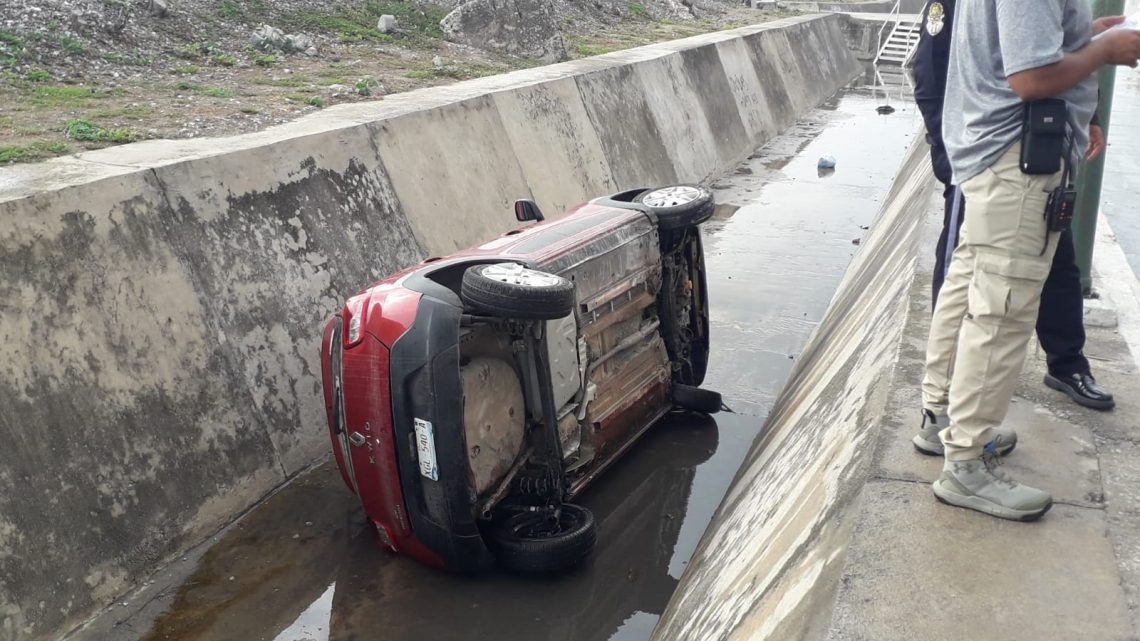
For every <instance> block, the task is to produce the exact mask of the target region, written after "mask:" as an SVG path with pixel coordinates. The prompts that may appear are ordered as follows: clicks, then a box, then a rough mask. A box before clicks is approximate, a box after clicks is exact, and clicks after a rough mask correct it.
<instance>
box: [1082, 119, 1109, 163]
mask: <svg viewBox="0 0 1140 641" xmlns="http://www.w3.org/2000/svg"><path fill="white" fill-rule="evenodd" d="M1102 153H1104V129H1101V128H1100V125H1090V126H1089V151H1088V153H1087V154H1085V160H1087V161H1089V162H1092V161H1094V160H1096V158H1097V156H1099V155H1101V154H1102Z"/></svg>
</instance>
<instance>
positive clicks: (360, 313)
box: [344, 292, 371, 347]
mask: <svg viewBox="0 0 1140 641" xmlns="http://www.w3.org/2000/svg"><path fill="white" fill-rule="evenodd" d="M369 298H371V297H370V296H369V293H368V292H364V293H363V294H360V295H358V296H353V297H352V298H350V299H348V302H347V303H345V305H344V346H345V347H352V346H353V345H355V344H357V343H359V342H360V339H362V338H364V322H365V320H366V319H365V316H366V315H367V314H368V299H369Z"/></svg>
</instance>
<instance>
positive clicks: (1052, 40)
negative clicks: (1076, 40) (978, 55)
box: [995, 0, 1065, 78]
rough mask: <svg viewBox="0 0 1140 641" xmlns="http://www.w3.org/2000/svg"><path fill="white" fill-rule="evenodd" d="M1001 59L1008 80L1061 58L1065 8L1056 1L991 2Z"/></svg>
mask: <svg viewBox="0 0 1140 641" xmlns="http://www.w3.org/2000/svg"><path fill="white" fill-rule="evenodd" d="M995 5H996V8H997V23H998V40H999V41H1000V44H1001V59H1002V63H1003V66H1004V68H1005V75H1006V77H1007V78H1008V77H1009V76H1012V75H1013V74H1015V73H1018V72H1021V71H1027V70H1029V69H1037V68H1038V67H1047V66H1049V65H1051V64H1054V63H1057V62H1060V61H1061V59H1062V58H1064V57H1065V53H1064V51H1063V50H1062V49H1061V45H1062V44H1063V43H1064V39H1065V31H1064V28H1063V26H1062V19H1063V18H1064V12H1065V8H1064V5H1065V3H1064V2H1061V1H1058V0H995Z"/></svg>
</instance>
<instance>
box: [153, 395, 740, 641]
mask: <svg viewBox="0 0 1140 641" xmlns="http://www.w3.org/2000/svg"><path fill="white" fill-rule="evenodd" d="M722 422H724V423H728V424H729V427H728V429H727V430H726V431H727V432H728V433H729V434H730V436H729V443H730V445H731V446H730V447H728V448H724V449H722V450H719V451H718V444H719V442H720V434H721V430H720V429H719V428H718V424H717V421H716V420H714V419H712V418H710V417H707V416H699V415H692V414H674V415H670V416H669V417H667V418H666V419H665V420H663V421H662V422H661V424H659V425H658V426H656V427H655V428H654V429H653V430H651V431H650V432H649V433H648V434H646V436H645V437H644V439H643V440H642V441H641V443H639V446H638V447H636V448H634V449H633V450H631V452H630V453H629V455H628V456H627V457H626V458H625V459H624V460H622V461H620V462H619V463H618V464H617V465H615V466H614V468H612V469H611V470H610V471H609V472H608V473H607V474H606V475H605V476H603V477H602V478H601V480H600V482H598V483H597V484H595V486H594V487H593V488H591V489H590V490H588V491H587V493H586V494H584V495H583V496H582V497H580V502H581V503H583V504H585V505H586V506H588V507H589V508H590V509H591V510H593V511H594V514H595V516H596V517H597V520H598V541H599V543H598V548H597V550H596V551H595V553H594V554H593V555H592V556H591V557H590V559H589V560H588V561H587V563H586V564H585V565H584V566H583V567H581V568H579V569H578V570H576V571H574V572H572V573H570V574H567V575H561V576H552V577H522V576H517V575H511V574H507V573H504V572H493V573H491V574H488V575H482V576H475V577H465V576H456V575H453V574H448V573H444V572H439V571H437V570H432V569H430V568H426V567H423V566H421V565H419V564H417V563H414V562H412V561H410V560H408V559H406V558H403V557H400V556H397V555H393V554H390V553H388V552H386V551H384V550H382V549H381V548H380V547H379V545H378V544H377V541H376V538H375V535H374V534H373V533H372V531H371V529H370V528H369V527H368V525H367V523H366V521H365V518H364V515H363V513H362V511H361V510H360V509H359V507H357V505H356V504H355V499H354V498H352V497H351V496H350V495H349V494H348V492H347V490H345V488H344V487H343V486H342V485H341V481H340V478H339V476H338V475H337V474H336V471H335V469H334V468H333V467H332V466H331V465H325V466H324V467H323V468H322V469H320V470H318V471H316V472H315V473H313V474H311V475H310V476H308V477H306V478H304V479H300V480H299V481H297V482H296V483H294V484H293V485H291V486H289V487H287V488H286V489H285V490H283V491H282V492H281V493H279V494H278V495H276V496H274V497H273V498H271V499H270V501H269V502H268V503H267V504H266V505H265V506H263V507H262V508H260V509H258V510H256V511H254V512H253V513H251V514H250V515H249V516H248V517H247V518H246V519H245V520H244V521H243V522H242V524H241V527H240V528H235V529H234V530H233V531H231V532H230V533H229V534H227V535H226V536H225V537H223V538H222V540H220V541H219V542H218V543H217V544H216V545H214V547H213V548H211V549H210V551H209V552H208V553H207V554H206V556H205V557H204V558H203V559H202V562H201V565H200V568H199V570H198V572H197V573H196V574H195V575H194V576H193V577H191V578H190V580H188V581H187V582H186V584H185V585H184V586H183V587H182V589H181V591H180V593H179V595H178V598H177V601H176V604H175V607H173V608H172V609H171V610H170V611H169V612H168V613H166V614H164V615H163V616H162V617H160V618H159V619H158V621H156V622H155V625H154V627H153V629H152V630H151V632H150V634H149V635H148V636H147V638H148V639H151V640H153V641H159V640H162V641H190V640H194V641H222V640H232V639H272V640H273V641H347V640H356V639H368V638H377V637H376V635H377V634H381V635H382V638H384V639H386V640H404V639H407V640H412V639H414V640H416V641H422V640H423V639H499V638H504V639H506V638H510V639H527V640H532V639H534V640H537V639H551V640H558V641H571V640H573V641H594V640H596V641H604V640H606V639H626V638H628V639H642V638H646V635H647V634H648V630H650V629H652V627H653V625H654V623H655V622H656V620H657V617H658V615H660V613H661V612H662V611H663V609H664V608H665V604H666V603H667V602H668V600H669V598H670V596H671V595H672V593H673V590H674V589H675V587H676V583H677V579H678V578H679V577H680V574H681V572H682V571H683V569H684V563H685V562H687V560H688V558H689V557H690V556H691V554H692V551H693V549H694V548H695V546H696V543H697V538H699V534H700V532H701V531H703V529H704V524H705V523H706V522H707V521H708V518H709V517H710V516H711V513H712V510H713V509H714V508H715V506H716V503H717V502H719V499H720V496H721V495H722V494H723V492H724V489H725V488H726V487H727V485H728V483H729V482H730V480H731V476H732V473H733V471H734V470H736V468H737V467H738V466H739V464H740V458H741V457H742V456H743V453H744V451H745V450H746V449H747V445H748V443H749V442H750V441H751V439H752V437H753V436H754V435H755V433H756V432H757V429H758V426H759V425H758V421H757V419H754V418H749V417H737V416H732V415H725V417H724V419H723V420H722ZM709 463H712V466H711V468H710V469H707V470H705V469H704V468H705V466H706V465H707V464H709ZM698 477H702V478H701V481H700V482H699V483H695V481H696V480H697V479H698ZM694 488H696V491H697V492H699V494H695V493H694ZM694 497H696V498H697V501H694ZM694 503H695V505H694ZM690 518H692V519H695V520H696V521H697V522H695V523H689V527H688V528H685V527H684V526H685V524H686V522H687V521H688V520H689V519H690ZM682 530H685V534H684V535H683V534H682ZM679 541H681V542H682V544H681V545H678V542H679ZM678 557H679V560H678ZM298 613H299V614H298Z"/></svg>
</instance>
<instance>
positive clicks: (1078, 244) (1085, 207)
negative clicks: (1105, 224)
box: [1073, 0, 1124, 294]
mask: <svg viewBox="0 0 1140 641" xmlns="http://www.w3.org/2000/svg"><path fill="white" fill-rule="evenodd" d="M1092 10H1093V16H1094V17H1096V18H1100V17H1102V16H1118V15H1120V14H1122V13H1124V0H1092ZM1115 84H1116V67H1114V66H1112V65H1108V66H1105V67H1104V68H1103V69H1101V70H1100V126H1101V128H1103V129H1104V135H1105V139H1106V140H1107V139H1108V125H1109V121H1110V120H1111V119H1112V90H1113V87H1114V86H1115ZM1106 155H1108V150H1107V149H1106V150H1105V153H1102V154H1101V155H1100V157H1099V158H1097V159H1096V160H1094V161H1093V162H1091V163H1087V164H1085V166H1084V168H1083V169H1082V170H1081V172H1080V175H1079V176H1078V177H1077V206H1076V209H1075V211H1074V213H1073V244H1074V245H1075V248H1076V250H1077V266H1078V267H1080V268H1081V288H1082V289H1084V291H1085V294H1088V293H1089V292H1090V291H1091V290H1092V254H1093V242H1094V241H1095V240H1096V218H1097V213H1098V211H1099V209H1100V188H1101V184H1102V183H1103V182H1104V157H1105V156H1106Z"/></svg>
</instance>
